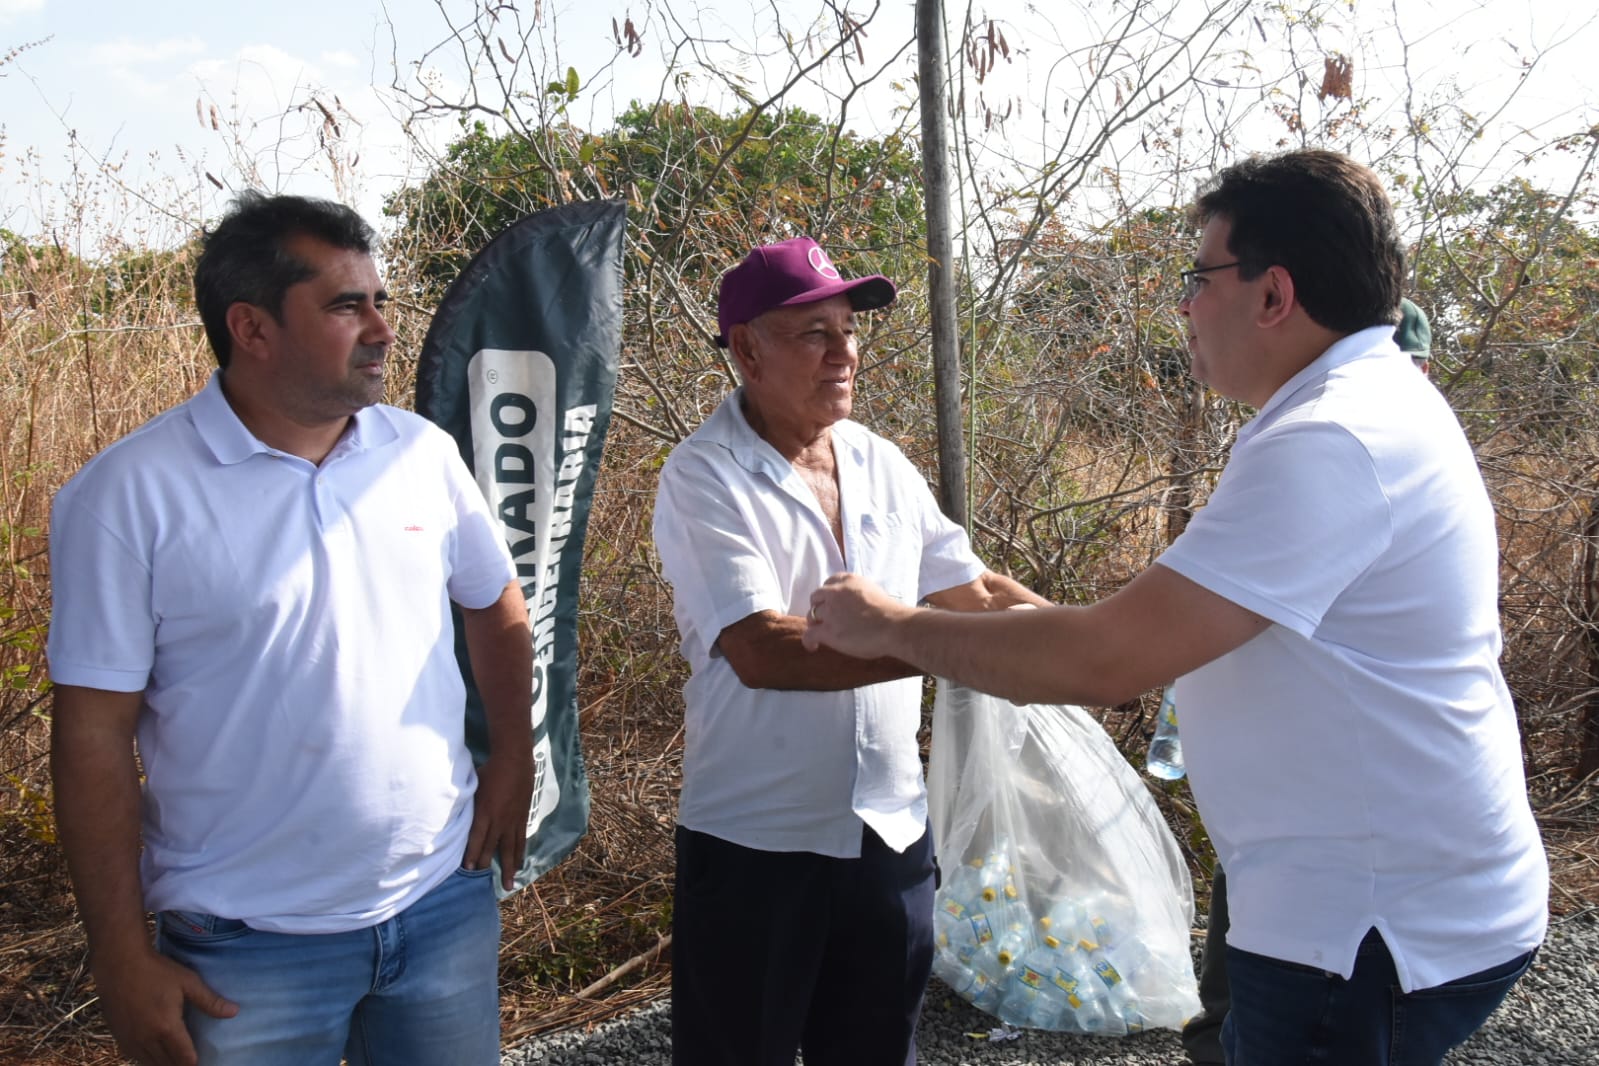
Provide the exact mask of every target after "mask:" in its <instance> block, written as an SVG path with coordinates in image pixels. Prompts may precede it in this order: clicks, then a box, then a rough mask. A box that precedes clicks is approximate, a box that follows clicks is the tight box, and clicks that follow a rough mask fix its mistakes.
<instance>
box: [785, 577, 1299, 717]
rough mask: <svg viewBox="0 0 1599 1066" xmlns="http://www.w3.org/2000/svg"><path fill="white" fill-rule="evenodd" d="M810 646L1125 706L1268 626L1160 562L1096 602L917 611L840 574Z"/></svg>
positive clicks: (829, 586)
mask: <svg viewBox="0 0 1599 1066" xmlns="http://www.w3.org/2000/svg"><path fill="white" fill-rule="evenodd" d="M812 604H813V608H814V610H815V612H816V614H817V616H818V618H819V619H820V621H817V622H812V623H811V624H810V626H809V628H808V629H807V631H806V635H805V642H806V646H807V647H810V646H821V645H828V646H833V647H835V648H838V647H842V648H844V649H847V650H848V651H851V652H855V653H857V654H861V655H890V656H893V657H895V658H898V659H900V660H902V661H905V662H908V663H911V664H914V665H915V666H917V667H918V668H920V669H922V670H925V671H926V672H928V673H930V674H934V675H936V676H938V677H943V678H948V679H950V680H952V681H955V682H958V683H960V684H963V685H966V686H967V687H969V688H974V689H978V690H980V691H983V692H989V693H992V694H994V695H998V696H1003V697H1006V698H1008V699H1013V700H1016V701H1018V702H1031V703H1080V704H1090V705H1094V706H1100V707H1108V706H1114V705H1116V704H1118V703H1122V702H1124V701H1126V700H1129V699H1131V698H1133V697H1134V696H1137V695H1138V694H1139V693H1142V692H1146V691H1148V690H1149V689H1152V688H1155V687H1156V686H1159V685H1162V684H1165V683H1166V682H1168V681H1170V680H1172V679H1173V678H1175V677H1180V676H1181V675H1183V674H1185V673H1188V672H1189V671H1191V670H1194V669H1197V668H1198V667H1200V666H1203V665H1204V664H1205V663H1208V662H1210V661H1211V660H1213V659H1217V658H1219V657H1221V656H1222V655H1225V654H1227V653H1228V652H1229V651H1232V650H1233V649H1235V648H1238V647H1241V646H1242V645H1244V644H1245V643H1247V642H1248V641H1250V640H1252V639H1254V638H1255V637H1256V636H1258V635H1259V634H1260V633H1261V632H1263V631H1264V630H1265V629H1266V628H1267V627H1268V626H1270V625H1271V622H1270V620H1269V619H1266V618H1264V617H1262V616H1260V615H1258V614H1256V613H1255V612H1253V611H1250V610H1248V609H1246V608H1244V607H1240V606H1239V605H1238V604H1235V603H1233V602H1232V601H1230V600H1227V599H1225V598H1223V597H1221V596H1218V595H1216V594H1215V593H1213V592H1211V591H1210V590H1208V589H1206V588H1204V587H1203V586H1201V585H1198V584H1196V583H1194V582H1193V581H1190V580H1189V579H1188V578H1186V577H1183V576H1182V575H1180V574H1178V573H1177V572H1176V571H1174V570H1171V569H1169V568H1167V567H1164V566H1161V565H1159V564H1158V563H1157V564H1155V565H1153V566H1151V567H1150V568H1149V569H1147V570H1145V571H1144V572H1143V573H1141V574H1139V575H1138V576H1137V577H1135V578H1134V579H1133V580H1132V581H1130V582H1128V583H1127V585H1126V586H1125V587H1123V588H1122V589H1121V591H1119V592H1117V593H1116V594H1115V595H1113V596H1109V597H1107V598H1106V599H1103V600H1101V601H1100V602H1098V603H1096V604H1093V605H1091V606H1088V607H1047V608H1042V609H1039V610H1037V611H999V612H992V613H984V614H965V613H957V612H951V611H938V610H932V611H926V610H923V611H918V610H914V609H911V608H907V607H905V606H903V605H902V604H899V603H895V602H894V601H893V600H891V599H889V598H888V597H887V596H885V595H883V593H882V592H881V590H879V589H877V588H876V586H874V585H872V584H871V583H870V582H866V581H864V580H862V579H861V578H858V577H855V576H853V575H847V574H839V575H835V576H834V577H831V578H828V580H827V583H826V584H825V585H823V586H822V588H820V589H818V590H817V591H816V592H815V593H814V594H813V596H812Z"/></svg>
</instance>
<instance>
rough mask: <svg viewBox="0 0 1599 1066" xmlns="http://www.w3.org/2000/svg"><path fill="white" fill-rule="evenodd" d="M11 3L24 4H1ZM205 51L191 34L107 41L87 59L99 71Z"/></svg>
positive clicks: (88, 52)
mask: <svg viewBox="0 0 1599 1066" xmlns="http://www.w3.org/2000/svg"><path fill="white" fill-rule="evenodd" d="M12 2H25V0H0V4H5V3H12ZM203 51H205V42H203V41H201V40H200V38H198V37H196V36H193V35H192V34H191V35H190V36H188V37H170V38H168V39H166V40H164V41H107V42H105V43H103V44H96V45H91V46H89V48H88V49H87V50H86V51H85V53H84V58H85V60H86V61H87V62H88V63H90V64H92V65H94V66H97V67H135V66H149V65H151V64H157V63H171V62H173V61H174V60H178V59H182V58H184V57H186V56H192V55H198V54H199V53H201V52H203Z"/></svg>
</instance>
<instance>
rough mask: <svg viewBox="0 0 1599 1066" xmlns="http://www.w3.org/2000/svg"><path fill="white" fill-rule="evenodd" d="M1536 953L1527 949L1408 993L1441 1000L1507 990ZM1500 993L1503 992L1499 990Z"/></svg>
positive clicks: (1412, 996) (1416, 997) (1519, 976)
mask: <svg viewBox="0 0 1599 1066" xmlns="http://www.w3.org/2000/svg"><path fill="white" fill-rule="evenodd" d="M1537 955H1538V952H1537V951H1536V950H1534V951H1529V952H1527V953H1526V954H1525V955H1518V956H1517V957H1515V958H1513V959H1511V960H1510V961H1509V962H1505V963H1500V964H1499V965H1498V966H1491V967H1489V968H1488V969H1486V970H1479V971H1478V972H1476V973H1473V974H1467V975H1466V976H1465V977H1461V978H1457V979H1456V980H1453V981H1450V982H1448V983H1446V984H1441V985H1434V986H1433V987H1431V988H1419V989H1417V990H1416V991H1414V992H1412V993H1410V996H1411V998H1413V999H1418V1000H1422V999H1438V1000H1442V999H1450V998H1452V997H1465V996H1476V995H1481V994H1483V993H1485V992H1487V993H1492V992H1494V991H1496V990H1498V989H1500V988H1501V987H1502V988H1503V991H1504V992H1508V991H1510V987H1511V986H1512V985H1514V984H1515V983H1516V982H1517V981H1519V980H1520V979H1521V975H1522V974H1524V973H1526V972H1527V968H1528V967H1530V966H1531V965H1532V960H1533V959H1534V958H1536V957H1537ZM1502 994H1503V992H1501V995H1502Z"/></svg>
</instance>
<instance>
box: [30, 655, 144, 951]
mask: <svg viewBox="0 0 1599 1066" xmlns="http://www.w3.org/2000/svg"><path fill="white" fill-rule="evenodd" d="M133 698H134V699H135V700H137V699H138V697H137V696H134V697H133ZM81 702H82V701H81V700H79V699H77V698H76V697H75V693H74V692H73V690H71V689H70V688H68V687H66V686H63V687H62V688H60V689H58V690H57V696H56V708H55V714H54V716H53V719H52V737H51V750H50V773H51V777H52V779H53V781H54V788H55V797H54V802H55V816H56V827H57V831H58V833H59V835H60V839H61V847H62V851H63V852H64V853H65V855H66V859H67V871H68V875H69V876H70V877H71V880H72V887H73V892H74V894H75V896H76V897H77V901H78V912H79V914H80V916H81V917H82V920H83V925H84V929H85V931H86V932H87V934H88V938H89V948H90V960H91V964H92V965H94V966H95V968H96V969H99V967H100V964H101V963H102V962H106V961H111V962H115V961H116V960H118V959H128V958H134V957H138V956H140V955H144V954H149V953H152V952H153V951H154V947H153V945H152V944H151V942H150V938H149V935H148V932H147V930H146V928H145V921H144V915H145V910H144V895H143V889H142V887H141V885H140V883H139V829H140V819H141V810H142V797H141V795H140V789H139V777H138V772H137V767H136V764H135V762H134V757H133V745H132V738H131V735H122V734H121V733H120V732H117V731H111V732H108V731H106V730H103V729H101V728H100V726H101V725H103V723H102V722H99V721H96V720H95V717H94V712H93V711H92V710H91V709H88V708H84V707H82V706H73V704H75V703H81Z"/></svg>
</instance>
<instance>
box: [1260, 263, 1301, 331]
mask: <svg viewBox="0 0 1599 1066" xmlns="http://www.w3.org/2000/svg"><path fill="white" fill-rule="evenodd" d="M1264 281H1265V284H1263V285H1262V286H1261V287H1260V294H1261V295H1260V300H1261V306H1260V314H1259V317H1258V318H1257V319H1256V324H1257V325H1260V326H1276V325H1279V324H1281V323H1282V321H1283V320H1284V319H1286V318H1287V317H1288V316H1289V315H1291V314H1292V313H1293V310H1294V307H1295V303H1294V278H1293V275H1292V274H1290V273H1288V271H1287V270H1285V269H1284V268H1282V267H1280V266H1271V267H1267V268H1266V273H1265V275H1264Z"/></svg>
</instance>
